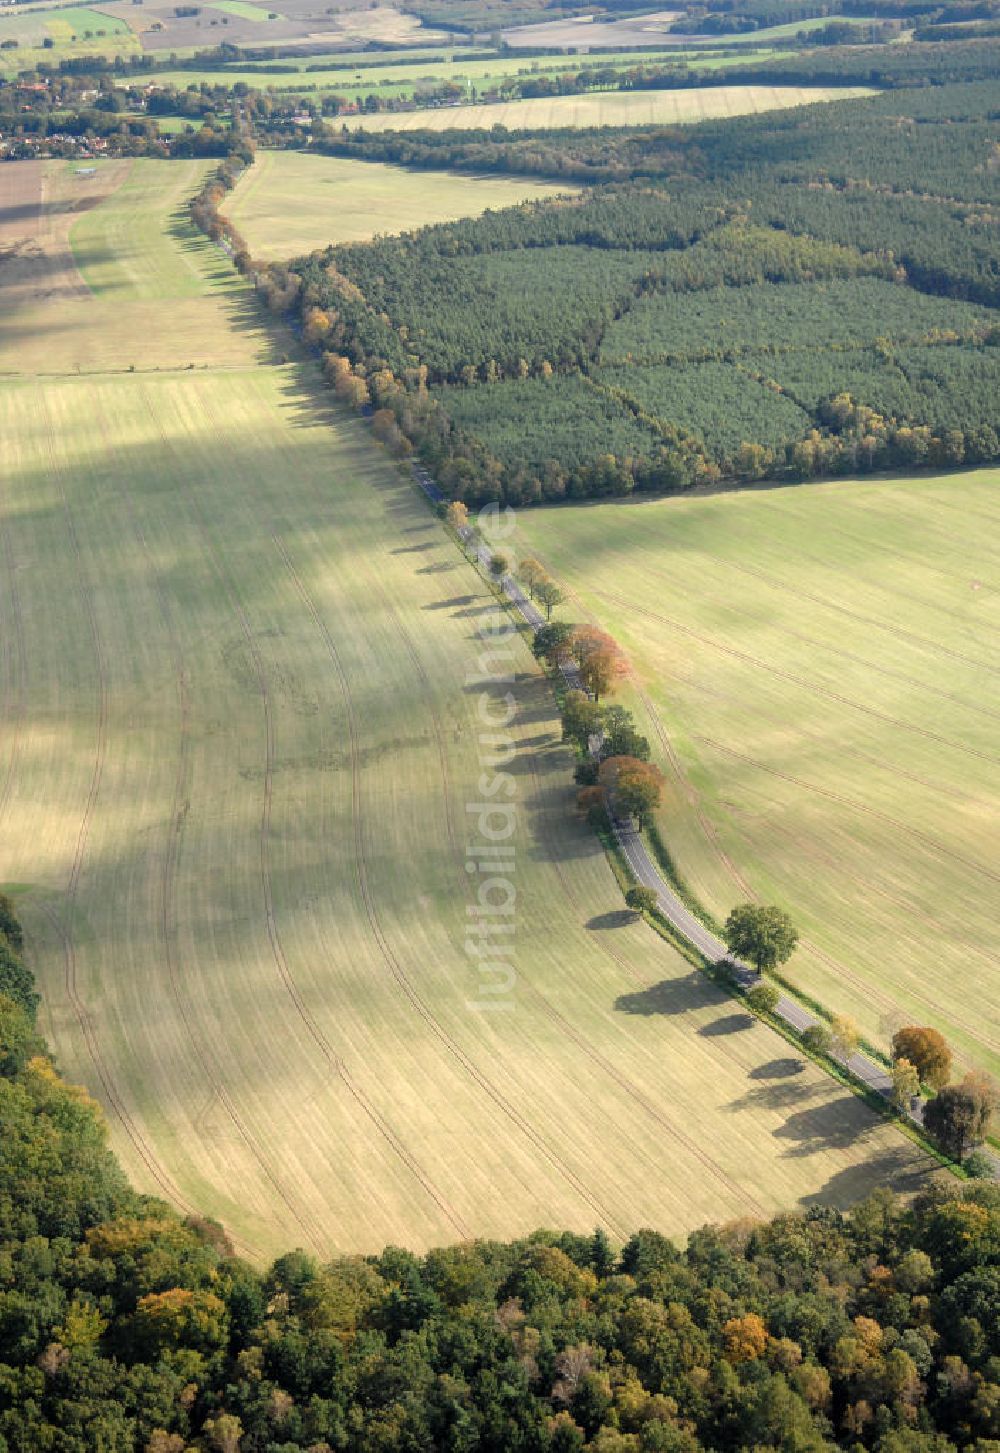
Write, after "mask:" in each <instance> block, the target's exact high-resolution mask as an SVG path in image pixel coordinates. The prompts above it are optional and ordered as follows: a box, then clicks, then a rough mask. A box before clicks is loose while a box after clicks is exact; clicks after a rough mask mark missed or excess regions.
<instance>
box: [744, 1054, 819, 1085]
mask: <svg viewBox="0 0 1000 1453" xmlns="http://www.w3.org/2000/svg"><path fill="white" fill-rule="evenodd" d="M805 1067H806V1062H805V1060H803V1059H793V1058H792V1056H791V1055H789V1056H788V1057H787V1058H786V1059H770V1060H768V1062H767V1064H764V1065H757V1066H756V1067H755V1068H754V1069H752V1070H751V1071H750V1078H751V1079H752V1080H784V1079H788V1078H789V1077H790V1076H792V1075H801V1074H802V1071H803V1070H804V1069H805Z"/></svg>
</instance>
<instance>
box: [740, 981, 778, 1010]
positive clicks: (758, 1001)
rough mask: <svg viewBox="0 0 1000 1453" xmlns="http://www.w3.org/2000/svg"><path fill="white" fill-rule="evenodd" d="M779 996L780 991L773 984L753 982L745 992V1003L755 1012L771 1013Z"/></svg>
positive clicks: (776, 1004) (775, 1007)
mask: <svg viewBox="0 0 1000 1453" xmlns="http://www.w3.org/2000/svg"><path fill="white" fill-rule="evenodd" d="M780 998H781V991H780V989H778V988H776V986H775V985H774V984H754V986H753V988H752V989H751V990H750V992H749V993H748V994H747V1003H748V1004H749V1005H750V1008H751V1009H752V1010H753V1011H754V1013H755V1014H773V1013H774V1011H775V1009H777V1007H778V1000H779V999H780Z"/></svg>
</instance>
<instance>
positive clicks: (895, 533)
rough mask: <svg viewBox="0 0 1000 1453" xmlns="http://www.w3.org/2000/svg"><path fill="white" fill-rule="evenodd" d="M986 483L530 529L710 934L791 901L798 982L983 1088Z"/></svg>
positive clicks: (990, 981) (791, 491)
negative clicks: (609, 687)
mask: <svg viewBox="0 0 1000 1453" xmlns="http://www.w3.org/2000/svg"><path fill="white" fill-rule="evenodd" d="M998 483H1000V475H998V473H997V471H995V470H990V471H980V472H978V473H969V474H965V475H960V476H954V477H949V478H941V479H934V478H920V479H912V480H898V481H892V482H883V481H878V482H865V483H859V482H840V483H830V484H823V485H808V486H801V487H799V488H785V489H767V490H765V489H760V490H752V491H745V492H732V493H721V494H717V495H715V496H712V497H707V498H698V499H671V500H661V501H656V502H645V503H626V504H621V505H615V504H608V505H601V506H597V507H593V508H583V509H578V510H570V509H557V510H547V511H544V512H540V513H539V512H535V513H531V514H530V515H529V514H526V515H524V516H523V525H522V532H523V535H524V539H525V544H526V546H527V547H528V548H529V549H530V550H531V551H533V552H536V553H538V554H539V555H541V556H542V558H544V559H545V560H546V561H547V562H548V564H549V565H550V567H551V569H552V570H553V571H554V572H555V573H556V575H557V576H558V577H559V579H560V580H562V581H564V582H565V583H566V584H567V585H568V586H569V587H571V588H572V590H573V591H574V592H575V599H574V601H573V604H572V606H571V607H567V608H566V612H565V613H569V614H572V613H577V614H581V613H582V614H585V615H587V616H593V617H594V618H596V619H597V620H599V621H600V622H601V623H602V625H604V626H605V627H606V628H607V629H608V630H610V631H612V632H613V633H614V634H615V635H616V636H618V637H619V639H621V640H622V642H623V643H624V645H625V646H626V648H627V650H628V651H629V653H630V656H631V658H632V661H633V663H634V668H635V677H634V681H633V682H632V684H631V685H630V686H629V688H628V690H627V691H626V692H625V694H624V697H623V699H625V700H627V701H628V702H629V704H631V705H633V706H634V707H635V708H636V710H637V712H638V714H639V716H640V718H641V720H642V723H643V730H645V731H646V732H647V733H648V735H649V736H650V739H651V741H652V742H653V745H654V748H655V752H656V755H657V756H658V757H659V760H660V762H661V764H662V765H663V766H664V768H665V769H667V770H668V772H669V774H670V789H669V795H668V797H667V800H666V802H665V805H664V808H663V811H662V813H661V822H660V825H661V828H662V830H663V833H664V836H665V838H666V840H667V842H668V844H669V846H670V850H671V852H672V853H673V854H674V855H675V857H676V860H677V862H678V864H679V867H680V870H681V872H682V873H683V875H684V876H685V877H686V879H687V880H688V882H689V883H690V885H691V887H692V888H693V889H694V890H695V892H696V893H697V895H698V897H699V898H700V899H701V900H702V902H703V903H705V904H706V905H707V906H708V907H709V908H710V909H711V910H712V911H713V912H714V913H715V914H716V915H717V916H718V917H722V916H724V915H725V913H726V912H727V911H728V909H729V907H730V906H731V905H732V904H733V903H734V902H737V901H739V900H741V899H745V898H746V897H747V896H748V894H751V893H752V894H753V895H754V896H757V897H759V898H762V899H763V900H764V901H768V902H770V901H777V902H780V903H782V904H783V905H785V906H786V907H787V908H788V909H789V910H790V911H791V912H792V913H793V915H794V917H795V918H796V920H797V921H798V922H799V924H800V925H801V929H802V933H803V937H804V943H803V946H802V947H801V948H800V950H799V951H798V952H797V953H796V955H795V958H794V960H793V963H792V966H791V977H792V978H793V979H794V980H795V981H796V982H797V983H800V984H801V985H802V986H803V988H805V989H806V990H808V991H809V992H810V993H811V994H813V995H814V996H816V997H817V998H818V999H820V1000H821V1001H822V1002H823V1003H824V1004H826V1005H827V1006H828V1007H829V1008H830V1009H832V1010H836V1011H842V1012H846V1013H849V1014H851V1015H853V1016H855V1017H856V1018H857V1019H858V1021H859V1022H860V1023H861V1024H862V1025H863V1027H864V1029H865V1030H866V1032H867V1033H868V1034H869V1035H870V1036H871V1037H872V1038H873V1039H875V1040H877V1041H878V1042H880V1043H881V1044H883V1045H885V1044H886V1043H887V1040H888V1038H889V1035H890V1034H891V1032H892V1030H893V1029H894V1028H895V1027H897V1025H898V1023H899V1022H904V1023H912V1022H914V1021H915V1022H917V1023H932V1024H935V1025H937V1026H939V1027H940V1028H941V1029H942V1030H943V1031H944V1032H945V1033H946V1034H947V1035H948V1037H949V1038H950V1039H951V1040H952V1042H953V1044H954V1045H955V1047H956V1050H957V1051H958V1053H959V1056H960V1058H961V1059H962V1060H965V1061H967V1062H975V1063H976V1064H978V1065H981V1066H985V1067H987V1068H989V1069H991V1070H992V1071H994V1072H995V1071H996V1070H997V1069H998V1068H1000V976H998V974H997V971H996V967H995V925H996V918H997V909H998V907H1000V871H998V862H1000V832H998V826H997V824H998V821H1000V817H998V807H1000V758H998V755H997V751H996V740H997V720H998V713H997V710H996V709H995V703H996V690H995V683H996V677H997V674H998V672H1000V641H998V630H1000V610H998V597H997V593H996V589H995V585H994V584H991V581H992V578H993V576H994V575H995V568H996V563H997V555H996V551H995V550H994V549H993V548H991V545H990V543H989V542H990V539H991V537H992V536H993V535H994V534H995V531H996V527H997V525H998V523H1000V506H998V504H997V485H998Z"/></svg>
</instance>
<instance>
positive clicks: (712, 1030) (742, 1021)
mask: <svg viewBox="0 0 1000 1453" xmlns="http://www.w3.org/2000/svg"><path fill="white" fill-rule="evenodd" d="M756 1022H757V1021H756V1020H755V1019H754V1017H753V1015H752V1014H724V1015H723V1016H722V1018H721V1019H713V1020H712V1022H711V1024H703V1025H702V1026H701V1028H700V1029H699V1030H698V1033H699V1034H700V1035H702V1037H703V1038H705V1039H714V1038H716V1037H717V1036H719V1035H722V1034H740V1033H741V1032H742V1031H743V1030H744V1029H752V1028H753V1027H754V1025H755V1024H756Z"/></svg>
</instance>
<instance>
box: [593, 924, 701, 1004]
mask: <svg viewBox="0 0 1000 1453" xmlns="http://www.w3.org/2000/svg"><path fill="white" fill-rule="evenodd" d="M588 927H589V925H588ZM703 989H704V985H703V982H702V981H701V980H699V979H698V977H697V975H695V974H688V975H686V976H685V977H683V978H680V979H663V980H661V981H660V983H659V984H650V985H649V987H648V989H637V990H635V991H634V992H633V993H631V994H619V995H618V998H617V999H616V1000H615V1008H616V1009H617V1010H618V1012H619V1014H642V1015H651V1014H670V1015H674V1014H690V1013H691V1010H692V1009H698V1008H701V1007H702V1006H703V1005H704V1002H705V998H704V992H703Z"/></svg>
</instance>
